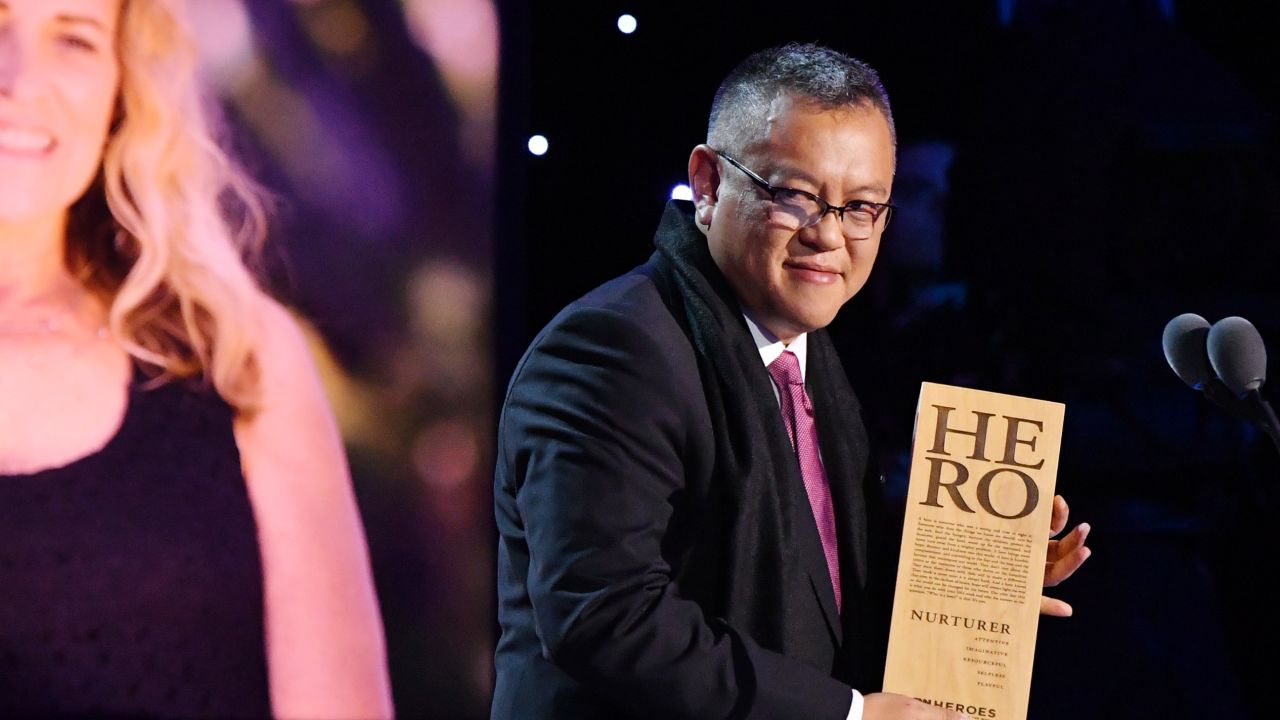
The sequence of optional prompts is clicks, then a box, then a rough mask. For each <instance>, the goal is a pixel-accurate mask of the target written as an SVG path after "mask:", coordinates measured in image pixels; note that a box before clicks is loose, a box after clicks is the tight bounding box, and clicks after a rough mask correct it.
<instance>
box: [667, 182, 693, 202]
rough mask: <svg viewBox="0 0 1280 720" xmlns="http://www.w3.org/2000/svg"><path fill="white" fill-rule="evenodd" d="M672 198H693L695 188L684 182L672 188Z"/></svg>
mask: <svg viewBox="0 0 1280 720" xmlns="http://www.w3.org/2000/svg"><path fill="white" fill-rule="evenodd" d="M671 199H672V200H692V199H693V188H691V187H689V186H688V185H684V184H680V185H677V186H675V187H673V188H671Z"/></svg>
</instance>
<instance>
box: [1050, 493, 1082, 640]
mask: <svg viewBox="0 0 1280 720" xmlns="http://www.w3.org/2000/svg"><path fill="white" fill-rule="evenodd" d="M1067 512H1068V509H1067V501H1066V500H1063V499H1062V496H1061V495H1054V496H1053V518H1052V519H1051V520H1050V521H1049V537H1050V538H1052V537H1053V536H1055V535H1057V534H1058V533H1060V532H1062V531H1063V529H1064V528H1066V527H1067ZM1088 536H1089V524H1088V523H1080V524H1079V525H1077V526H1076V527H1075V529H1074V530H1072V531H1071V532H1069V533H1067V534H1066V536H1065V537H1063V538H1062V539H1061V540H1050V541H1049V552H1048V554H1047V556H1046V557H1045V561H1044V586H1045V587H1054V586H1055V585H1057V584H1058V583H1060V582H1062V581H1063V580H1066V579H1067V578H1069V577H1071V575H1072V573H1074V572H1075V571H1076V570H1078V569H1079V568H1080V566H1081V565H1083V564H1084V561H1085V560H1088V559H1089V556H1090V555H1091V554H1093V553H1092V551H1091V550H1090V549H1089V548H1087V547H1085V546H1084V539H1085V538H1086V537H1088ZM1040 614H1041V615H1054V616H1056V617H1071V606H1070V605H1068V604H1066V603H1064V602H1062V601H1061V600H1057V599H1055V598H1051V597H1045V596H1044V595H1041V596H1040Z"/></svg>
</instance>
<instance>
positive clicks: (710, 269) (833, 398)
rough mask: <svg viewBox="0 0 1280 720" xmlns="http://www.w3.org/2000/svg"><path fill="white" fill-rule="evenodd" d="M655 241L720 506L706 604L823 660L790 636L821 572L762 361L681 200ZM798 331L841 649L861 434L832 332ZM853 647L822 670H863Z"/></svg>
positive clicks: (855, 554) (855, 618) (848, 621)
mask: <svg viewBox="0 0 1280 720" xmlns="http://www.w3.org/2000/svg"><path fill="white" fill-rule="evenodd" d="M654 242H655V245H656V246H657V251H656V252H655V253H654V255H653V257H652V258H651V259H650V261H649V268H650V272H649V274H650V276H651V277H652V278H653V280H654V282H655V283H656V285H657V286H658V288H659V291H660V293H661V294H662V296H663V300H664V302H665V303H666V304H667V306H668V308H669V309H670V310H671V313H672V315H673V316H674V317H675V318H677V319H678V320H679V321H680V322H681V323H682V325H683V326H684V329H685V332H686V333H687V334H688V335H689V338H690V341H691V342H692V344H693V347H694V350H695V355H696V356H697V360H698V372H699V374H700V376H701V379H702V384H703V387H704V389H705V392H706V401H707V408H708V410H709V412H710V416H711V423H712V427H713V432H714V435H715V443H716V447H715V462H716V470H715V478H716V479H715V482H717V483H718V484H719V485H720V487H719V488H718V489H717V491H718V492H719V493H721V494H722V499H721V501H720V507H722V508H723V516H722V517H723V519H722V522H721V526H720V527H719V528H718V530H717V532H719V533H720V535H721V537H720V541H719V543H718V544H719V546H720V548H721V553H720V555H721V556H720V557H719V559H718V560H719V567H720V569H721V573H722V574H721V576H720V580H719V583H718V590H719V592H718V593H717V595H718V598H717V600H716V601H715V602H713V605H715V606H716V607H713V608H708V610H710V611H712V612H713V613H714V614H717V615H719V616H720V617H723V618H724V619H725V620H727V621H728V622H729V623H730V624H731V625H732V626H734V627H736V628H738V629H740V630H743V631H746V632H747V633H748V634H750V635H751V637H752V638H753V639H754V640H755V641H756V642H758V643H759V644H760V645H762V646H764V647H766V648H769V649H771V650H775V651H777V652H781V653H783V654H785V655H787V656H789V657H793V658H795V659H798V660H802V661H807V662H809V663H810V664H811V665H815V666H821V665H826V664H827V663H830V662H831V653H830V648H827V650H826V652H825V653H823V652H821V651H818V650H815V649H813V648H806V647H800V646H798V645H797V643H796V642H795V641H794V639H793V638H796V637H804V636H805V635H806V633H805V632H804V631H801V630H800V629H798V628H797V627H795V625H794V624H795V623H797V622H803V621H804V620H803V618H806V617H807V618H809V619H810V621H811V619H812V617H813V613H812V607H813V602H814V592H815V589H814V586H813V585H811V580H810V577H814V578H817V579H818V580H821V579H823V578H827V577H829V576H828V575H827V567H826V564H825V560H824V559H823V555H822V549H821V541H820V540H819V539H818V533H817V528H816V525H815V523H814V520H813V514H812V511H811V509H810V507H809V504H808V498H807V496H806V494H805V489H804V482H803V480H802V478H801V475H800V466H799V462H798V461H797V459H796V455H795V453H794V452H793V450H792V448H791V444H790V441H789V439H788V438H787V435H786V430H785V429H784V426H783V423H782V419H781V415H780V412H779V407H778V401H777V400H776V398H775V396H774V394H773V390H772V384H771V383H772V381H771V380H770V378H769V374H768V371H767V369H766V368H765V366H764V363H762V362H761V360H760V353H759V351H758V350H757V348H756V345H755V342H754V340H753V339H752V337H751V333H750V331H749V330H748V329H747V326H746V322H745V320H744V319H743V316H742V311H741V309H740V307H739V304H738V301H737V300H736V299H735V296H734V294H733V292H732V290H731V289H730V288H729V285H728V283H727V281H726V280H725V279H724V276H723V275H722V274H721V273H720V271H719V269H718V268H717V267H716V265H715V263H714V261H713V260H712V258H711V254H710V252H709V250H708V249H707V242H706V238H705V236H704V235H703V234H702V233H701V232H700V231H699V230H698V228H697V227H696V226H695V225H694V223H693V218H692V206H691V204H689V203H687V202H678V201H672V202H670V203H668V205H667V208H666V210H665V212H664V214H663V217H662V222H661V225H660V226H659V228H658V232H657V235H656V237H655V239H654ZM807 342H808V360H807V364H808V371H807V372H806V383H805V385H806V390H807V391H808V393H809V396H810V399H811V401H812V402H813V405H814V412H815V419H816V423H817V426H818V435H819V441H820V443H821V449H822V458H823V464H824V465H825V466H826V470H827V476H828V479H829V481H830V483H831V491H832V500H833V502H834V506H835V510H836V526H837V538H838V544H839V549H840V572H841V580H842V582H841V590H842V594H843V606H844V607H843V610H844V611H843V615H842V617H841V616H837V615H836V613H835V606H834V595H833V593H832V592H831V590H830V582H827V583H826V586H825V588H821V587H820V589H819V590H818V593H819V595H820V596H821V597H822V601H821V602H822V604H823V608H824V613H825V615H826V617H827V621H828V622H829V623H830V624H831V625H832V626H833V635H834V636H835V637H836V638H837V644H840V643H843V644H844V645H845V646H846V648H844V649H847V647H848V646H850V645H852V644H853V643H854V641H855V639H858V640H860V639H861V638H860V637H857V638H855V636H861V635H862V632H861V630H860V626H861V624H862V623H861V622H860V620H859V615H860V614H861V610H860V608H861V607H862V605H863V603H862V598H863V595H864V594H865V590H866V578H867V538H866V533H867V525H866V498H865V497H864V494H865V489H864V476H865V475H866V472H867V466H868V450H867V438H866V432H865V429H864V426H863V424H862V420H861V417H860V410H859V404H858V400H857V398H856V397H855V396H854V394H853V391H852V389H850V387H849V384H848V381H847V379H846V377H845V374H844V370H843V367H842V366H841V364H840V360H839V358H838V357H837V355H836V352H835V349H834V347H833V346H832V344H831V340H830V338H829V337H828V336H827V334H826V333H825V332H823V331H821V330H819V331H815V332H811V333H809V334H808V340H807ZM823 590H825V595H824V594H823V592H822V591H823ZM800 609H803V610H802V611H799V612H798V611H797V610H800ZM808 636H809V637H812V633H811V632H810V633H809V634H808ZM860 654H861V652H859V653H856V654H854V655H851V654H850V653H848V652H842V653H841V656H842V657H841V659H839V660H838V661H836V665H837V667H834V668H833V667H831V666H830V665H827V666H826V667H822V668H821V669H823V670H824V671H834V672H835V673H836V675H837V676H844V677H843V679H846V680H849V681H855V680H857V681H863V680H864V679H865V678H864V677H859V676H864V672H862V669H863V668H862V667H860V666H862V665H863V662H861V661H860V660H859V659H858V658H857V657H856V655H860ZM876 681H877V682H878V680H876Z"/></svg>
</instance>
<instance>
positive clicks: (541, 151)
mask: <svg viewBox="0 0 1280 720" xmlns="http://www.w3.org/2000/svg"><path fill="white" fill-rule="evenodd" d="M550 147H551V143H549V142H547V139H546V138H545V137H543V136H541V135H534V136H533V137H531V138H529V152H531V153H533V154H534V155H546V154H547V149H548V148H550Z"/></svg>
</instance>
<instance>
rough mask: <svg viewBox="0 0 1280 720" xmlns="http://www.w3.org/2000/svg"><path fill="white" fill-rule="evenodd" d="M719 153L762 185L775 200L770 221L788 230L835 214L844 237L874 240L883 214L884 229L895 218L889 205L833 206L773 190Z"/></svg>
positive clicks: (784, 189)
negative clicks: (872, 234) (878, 221)
mask: <svg viewBox="0 0 1280 720" xmlns="http://www.w3.org/2000/svg"><path fill="white" fill-rule="evenodd" d="M716 154H717V155H719V156H720V157H722V158H724V159H725V160H727V161H728V162H729V164H730V165H732V166H734V167H736V168H738V169H739V170H741V171H742V172H743V174H744V175H746V176H747V177H749V178H751V182H753V183H755V184H756V185H759V186H760V189H761V190H764V191H765V192H767V193H769V198H770V199H771V200H772V202H770V203H769V220H770V222H774V223H777V224H779V225H781V226H783V227H785V228H787V229H788V230H799V229H801V228H807V227H812V226H814V225H817V224H818V223H820V222H822V218H824V217H826V216H827V213H835V214H836V216H837V217H839V218H840V227H841V228H843V230H844V234H845V237H849V238H868V237H871V233H872V230H873V229H874V228H875V225H876V221H877V220H879V219H880V216H881V215H883V216H884V227H889V220H890V218H892V217H893V211H894V206H893V205H890V204H889V203H878V202H870V201H868V200H854V201H853V202H851V203H849V204H847V205H842V206H837V205H832V204H831V203H829V202H827V201H826V200H823V199H822V198H820V197H818V196H817V195H814V194H813V193H811V192H805V191H804V190H796V189H794V188H788V187H774V186H773V185H770V184H769V183H768V182H767V181H766V180H765V179H764V178H762V177H760V176H759V175H757V174H755V173H753V172H751V171H750V170H748V169H747V167H746V166H745V165H743V164H742V163H740V162H738V161H737V160H734V159H733V158H732V157H730V156H729V154H728V153H725V152H721V151H719V150H716ZM882 229H883V228H882Z"/></svg>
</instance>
